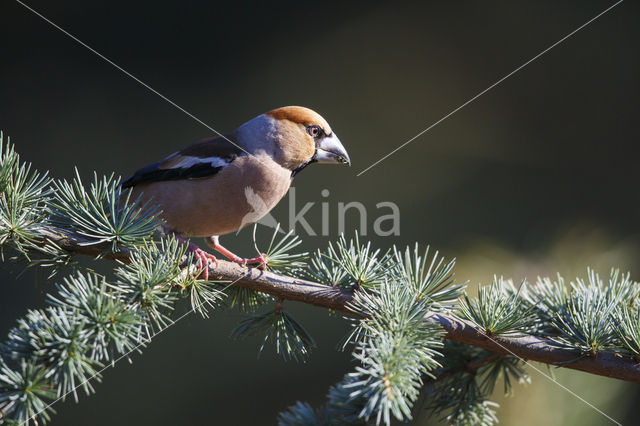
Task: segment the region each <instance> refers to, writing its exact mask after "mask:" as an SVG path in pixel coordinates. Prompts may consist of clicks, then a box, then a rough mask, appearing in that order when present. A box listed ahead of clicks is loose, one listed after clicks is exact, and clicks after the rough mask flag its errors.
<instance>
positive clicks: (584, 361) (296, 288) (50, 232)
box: [41, 229, 640, 383]
mask: <svg viewBox="0 0 640 426" xmlns="http://www.w3.org/2000/svg"><path fill="white" fill-rule="evenodd" d="M41 235H42V244H43V245H44V244H46V241H47V240H48V241H51V242H53V243H55V244H56V245H58V246H59V247H61V248H62V249H64V250H68V251H70V252H74V253H78V254H85V255H89V256H94V257H95V256H98V255H101V256H103V257H104V258H107V259H117V260H121V261H125V262H126V260H127V259H128V253H127V252H126V251H121V252H116V253H113V252H111V244H103V245H87V243H88V242H90V240H88V239H85V238H83V237H81V236H79V235H75V234H71V233H69V232H67V231H63V230H60V229H43V230H42V232H41ZM209 277H210V279H213V280H224V281H229V282H234V281H235V283H234V285H237V286H240V287H244V288H248V289H250V290H256V291H260V292H263V293H267V294H270V295H272V296H275V297H278V298H281V299H286V300H293V301H297V302H302V303H307V304H310V305H314V306H320V307H323V308H327V309H332V310H336V311H341V312H345V313H348V314H353V313H352V312H351V311H350V310H349V309H348V307H347V304H348V303H349V301H351V300H352V298H353V292H352V291H350V290H345V289H342V288H339V287H331V286H327V285H323V284H319V283H315V282H311V281H306V280H303V279H300V278H293V277H288V276H284V275H278V274H274V273H272V272H269V271H263V270H259V269H256V268H247V267H244V266H241V265H238V264H236V263H233V262H228V261H225V260H219V261H218V265H217V266H215V267H210V269H209ZM425 321H433V322H436V323H438V324H440V326H442V328H443V329H444V330H445V332H446V334H445V336H444V337H445V338H446V339H449V340H452V341H455V342H460V343H464V344H467V345H473V346H478V347H481V348H484V349H487V350H490V351H492V352H496V353H501V354H508V355H514V356H517V357H520V358H522V359H525V360H530V361H539V362H542V363H545V364H552V365H557V366H562V367H566V368H571V369H574V370H580V371H585V372H587V373H592V374H597V375H600V376H606V377H612V378H616V379H620V380H626V381H629V382H634V383H640V364H638V363H637V362H636V361H635V360H633V359H631V358H628V357H623V356H621V355H618V354H614V353H609V352H597V354H596V355H595V356H580V354H578V353H576V352H575V351H571V350H567V349H562V348H559V347H557V346H555V345H554V344H553V343H552V342H550V341H549V340H547V339H544V338H542V337H537V336H517V337H514V336H508V337H506V336H492V337H489V336H487V335H485V334H484V333H482V331H481V330H479V329H478V328H477V327H475V326H473V325H470V324H468V323H466V322H464V321H461V320H459V319H457V318H454V317H452V316H448V315H444V314H438V313H430V314H428V315H427V316H426V317H425Z"/></svg>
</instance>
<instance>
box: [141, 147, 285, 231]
mask: <svg viewBox="0 0 640 426" xmlns="http://www.w3.org/2000/svg"><path fill="white" fill-rule="evenodd" d="M290 183H291V171H290V170H288V169H285V168H283V167H282V166H280V165H279V164H277V163H276V162H275V161H273V160H272V159H271V158H270V157H268V156H254V155H248V156H243V157H239V158H237V159H236V160H234V161H233V162H232V163H230V164H229V165H228V166H226V167H225V168H224V169H223V170H222V171H220V172H218V173H217V174H216V175H214V176H211V177H207V178H202V179H188V180H187V179H185V180H175V181H164V182H154V183H150V184H146V185H139V186H137V187H135V192H142V197H143V199H145V200H150V201H151V204H156V205H158V206H159V207H160V209H161V210H162V214H161V217H162V218H163V219H164V220H165V221H166V223H167V226H168V227H169V228H170V229H173V230H175V231H177V232H178V233H180V234H181V235H183V236H187V237H208V236H211V235H224V234H228V233H231V232H236V231H237V230H238V229H240V228H241V227H244V226H246V225H249V224H252V223H254V222H256V221H258V220H259V219H260V218H262V217H263V216H264V215H265V214H267V213H268V212H269V211H270V210H271V209H272V208H273V207H274V206H275V205H276V204H277V203H278V202H279V201H280V200H281V199H282V197H283V196H284V195H285V194H286V192H287V190H288V189H289V185H290Z"/></svg>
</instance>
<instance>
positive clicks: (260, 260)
mask: <svg viewBox="0 0 640 426" xmlns="http://www.w3.org/2000/svg"><path fill="white" fill-rule="evenodd" d="M207 244H208V245H209V247H211V248H212V249H214V250H215V251H217V252H218V253H220V254H222V255H223V256H224V257H226V258H227V259H229V260H230V261H232V262H235V263H239V264H240V265H247V264H252V263H257V264H258V266H262V267H266V266H267V259H266V257H265V255H264V254H260V255H258V256H256V257H252V258H250V259H244V258H242V257H240V256H238V255H237V254H234V253H232V252H231V251H229V250H227V249H226V248H224V247H223V246H222V245H220V242H219V241H218V237H217V236H215V235H214V236H212V237H209V238H207Z"/></svg>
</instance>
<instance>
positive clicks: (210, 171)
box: [122, 136, 246, 188]
mask: <svg viewBox="0 0 640 426" xmlns="http://www.w3.org/2000/svg"><path fill="white" fill-rule="evenodd" d="M242 155H246V152H245V151H243V150H242V149H241V148H239V147H238V146H237V145H234V144H232V143H231V142H229V141H228V140H227V139H226V138H223V137H220V136H218V137H214V138H209V139H204V140H202V141H199V142H196V143H194V144H192V145H189V146H188V147H186V148H183V149H181V150H180V151H178V152H175V153H173V154H171V155H170V156H168V157H167V158H165V159H164V160H161V161H158V162H155V163H153V164H150V165H148V166H147V167H144V168H142V169H140V170H138V171H137V172H135V173H134V174H133V176H131V177H129V178H128V179H126V180H125V181H124V182H122V187H123V188H128V187H131V186H135V185H139V184H141V183H151V182H159V181H167V180H180V179H197V178H203V177H208V176H213V175H215V174H216V173H218V172H219V171H221V170H222V169H224V168H225V167H226V166H227V165H228V164H229V163H231V162H232V161H233V160H235V159H236V158H238V157H240V156H242Z"/></svg>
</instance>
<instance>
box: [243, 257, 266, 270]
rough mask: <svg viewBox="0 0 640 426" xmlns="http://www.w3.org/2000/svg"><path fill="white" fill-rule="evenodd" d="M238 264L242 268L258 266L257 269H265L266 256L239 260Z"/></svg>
mask: <svg viewBox="0 0 640 426" xmlns="http://www.w3.org/2000/svg"><path fill="white" fill-rule="evenodd" d="M238 263H240V264H241V265H243V266H246V265H252V264H258V268H260V269H267V255H266V254H264V253H260V254H259V255H257V256H256V257H252V258H250V259H240V262H238Z"/></svg>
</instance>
